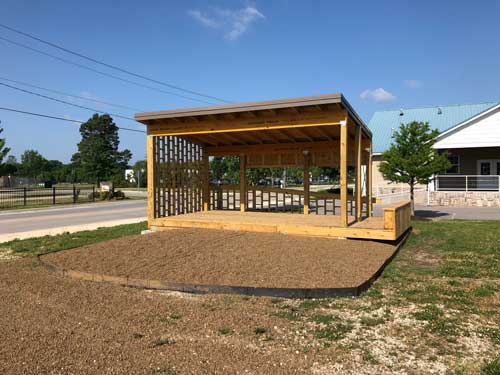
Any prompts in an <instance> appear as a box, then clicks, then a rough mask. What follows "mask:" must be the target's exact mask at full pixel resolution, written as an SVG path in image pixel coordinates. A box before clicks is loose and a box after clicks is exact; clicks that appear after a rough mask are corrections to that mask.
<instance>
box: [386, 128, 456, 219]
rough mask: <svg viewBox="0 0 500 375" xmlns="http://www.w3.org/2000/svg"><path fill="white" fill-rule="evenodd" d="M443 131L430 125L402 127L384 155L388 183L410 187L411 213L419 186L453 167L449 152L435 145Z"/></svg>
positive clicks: (413, 210)
mask: <svg viewBox="0 0 500 375" xmlns="http://www.w3.org/2000/svg"><path fill="white" fill-rule="evenodd" d="M438 134H439V132H438V131H437V130H431V128H430V126H429V123H428V122H425V123H423V122H416V121H414V122H411V123H409V124H407V125H403V124H402V125H401V127H400V128H399V130H398V131H396V132H395V133H394V135H393V138H394V141H393V142H392V144H391V147H390V148H389V149H388V150H386V151H385V152H384V153H383V154H382V163H381V164H380V166H379V170H380V172H381V173H382V175H383V176H384V178H385V179H386V180H389V181H392V182H403V183H407V184H408V185H409V186H410V199H411V212H412V214H414V212H415V203H414V191H415V185H416V184H428V183H429V182H430V181H431V180H432V177H433V176H434V175H435V174H437V173H439V172H443V171H446V170H447V169H449V168H450V167H451V164H450V162H449V160H448V155H447V154H446V153H439V152H438V151H437V150H436V149H434V148H433V147H432V146H433V145H434V142H435V139H436V137H437V136H438Z"/></svg>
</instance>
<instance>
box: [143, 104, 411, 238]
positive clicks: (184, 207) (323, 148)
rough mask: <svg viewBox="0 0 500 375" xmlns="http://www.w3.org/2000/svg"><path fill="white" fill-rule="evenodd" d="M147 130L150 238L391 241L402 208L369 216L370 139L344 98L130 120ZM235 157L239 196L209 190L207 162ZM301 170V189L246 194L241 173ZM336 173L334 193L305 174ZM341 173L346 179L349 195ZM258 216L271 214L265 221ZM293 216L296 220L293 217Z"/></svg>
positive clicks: (403, 222) (405, 206) (224, 189)
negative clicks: (193, 235)
mask: <svg viewBox="0 0 500 375" xmlns="http://www.w3.org/2000/svg"><path fill="white" fill-rule="evenodd" d="M135 118H136V120H137V121H139V122H142V123H144V124H146V125H147V153H148V224H149V227H150V228H153V229H157V230H159V229H162V228H179V227H190V228H193V227H194V228H218V229H230V230H247V231H261V232H279V233H288V234H297V235H317V236H331V237H345V238H348V237H350V238H367V239H384V240H396V239H397V238H398V237H400V236H401V234H402V233H404V232H405V231H406V230H407V229H408V228H409V225H410V207H409V202H403V203H400V204H397V205H394V206H393V207H387V208H385V209H384V214H383V217H373V216H372V211H373V207H372V202H373V199H372V193H371V185H372V184H371V176H372V172H371V168H372V163H371V148H372V140H371V138H372V134H371V132H370V130H369V129H368V128H367V127H366V125H365V124H364V123H363V121H362V120H361V119H360V117H359V116H358V115H357V114H356V112H355V111H354V110H353V108H352V107H351V106H350V104H349V103H348V102H347V100H346V99H345V98H344V97H343V95H342V94H330V95H321V96H311V97H303V98H294V99H280V100H272V101H262V102H254V103H242V104H230V105H218V106H211V107H200V108H190V109H178V110H168V111H159V112H147V113H138V114H136V115H135ZM227 155H237V156H239V157H240V184H239V186H224V185H223V186H211V185H210V181H209V157H212V156H227ZM292 166H299V167H302V168H303V171H304V189H303V190H302V189H277V188H269V187H249V186H248V184H247V179H246V173H245V172H246V169H247V168H275V167H292ZM311 166H335V167H339V169H340V193H339V194H329V193H317V192H311V191H310V187H309V184H310V183H309V168H310V167H311ZM348 169H349V170H350V171H354V183H353V188H352V189H350V190H352V193H349V189H348ZM266 211H272V213H267V212H266ZM294 211H299V212H301V213H302V214H301V215H291V214H290V213H291V212H294Z"/></svg>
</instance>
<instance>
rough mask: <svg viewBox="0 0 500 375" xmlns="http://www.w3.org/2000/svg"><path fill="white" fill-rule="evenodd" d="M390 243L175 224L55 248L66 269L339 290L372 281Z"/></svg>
mask: <svg viewBox="0 0 500 375" xmlns="http://www.w3.org/2000/svg"><path fill="white" fill-rule="evenodd" d="M394 251H395V247H394V246H392V245H389V244H384V243H377V242H371V241H354V240H337V239H330V238H311V237H297V236H286V235H280V234H274V233H249V232H231V231H219V230H209V229H176V230H170V231H164V232H158V233H153V234H148V235H143V236H132V237H125V238H121V239H116V240H111V241H106V242H101V243H98V244H94V245H89V246H85V247H82V248H79V249H73V250H68V251H63V252H59V253H52V254H48V255H46V256H44V259H45V260H47V261H49V262H51V263H53V264H55V265H57V266H59V267H62V268H64V269H71V270H75V271H83V272H89V273H97V274H105V275H110V276H122V277H123V276H128V277H131V278H139V279H149V280H163V281H169V282H179V283H190V284H211V285H233V286H256V287H281V288H338V287H355V286H358V285H359V284H361V283H362V282H364V281H365V280H367V279H369V278H370V277H371V276H372V275H373V274H374V273H375V272H376V271H377V270H378V269H379V268H380V267H381V265H382V264H383V263H384V262H385V260H386V259H387V258H389V257H390V256H391V255H392V254H393V253H394Z"/></svg>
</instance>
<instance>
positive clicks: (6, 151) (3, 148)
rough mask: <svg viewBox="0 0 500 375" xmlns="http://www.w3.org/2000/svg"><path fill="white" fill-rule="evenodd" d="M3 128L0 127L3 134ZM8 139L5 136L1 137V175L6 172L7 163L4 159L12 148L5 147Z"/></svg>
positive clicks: (0, 132)
mask: <svg viewBox="0 0 500 375" xmlns="http://www.w3.org/2000/svg"><path fill="white" fill-rule="evenodd" d="M2 132H3V128H0V134H2ZM5 144H6V141H5V138H0V176H1V175H3V174H4V173H5V163H4V162H3V159H4V158H5V157H6V156H7V154H8V153H9V152H10V148H8V147H5Z"/></svg>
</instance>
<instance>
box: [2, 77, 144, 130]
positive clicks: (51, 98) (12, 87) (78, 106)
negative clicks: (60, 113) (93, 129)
mask: <svg viewBox="0 0 500 375" xmlns="http://www.w3.org/2000/svg"><path fill="white" fill-rule="evenodd" d="M0 85H1V86H5V87H8V88H10V89H13V90H17V91H21V92H24V93H26V94H30V95H35V96H39V97H41V98H44V99H48V100H52V101H54V102H58V103H62V104H66V105H70V106H73V107H76V108H81V109H86V110H88V111H92V112H97V113H107V114H109V115H112V116H114V117H120V118H123V119H126V120H131V121H135V119H133V118H132V117H127V116H122V115H119V114H117V113H111V112H105V111H100V110H98V109H95V108H90V107H85V106H83V105H78V104H74V103H70V102H67V101H64V100H60V99H56V98H53V97H51V96H47V95H43V94H39V93H37V92H33V91H30V90H25V89H22V88H20V87H16V86H12V85H8V84H6V83H3V82H0Z"/></svg>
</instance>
